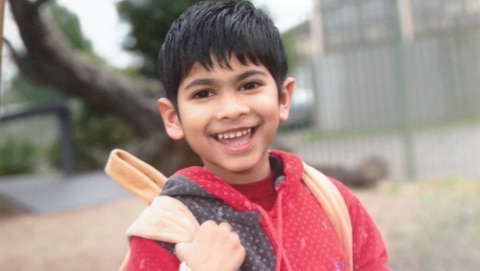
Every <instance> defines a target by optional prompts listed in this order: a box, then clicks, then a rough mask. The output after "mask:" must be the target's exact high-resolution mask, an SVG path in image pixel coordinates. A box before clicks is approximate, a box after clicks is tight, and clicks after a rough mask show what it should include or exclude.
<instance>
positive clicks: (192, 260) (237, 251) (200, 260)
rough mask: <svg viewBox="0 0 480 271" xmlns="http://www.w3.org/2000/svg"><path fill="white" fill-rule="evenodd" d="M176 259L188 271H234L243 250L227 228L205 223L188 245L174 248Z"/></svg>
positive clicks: (243, 252)
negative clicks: (185, 266) (185, 264)
mask: <svg viewBox="0 0 480 271" xmlns="http://www.w3.org/2000/svg"><path fill="white" fill-rule="evenodd" d="M175 251H176V254H177V257H178V259H179V260H180V261H181V262H186V263H187V265H188V267H189V268H190V269H191V270H192V271H236V270H238V269H239V268H240V266H241V265H242V263H243V260H244V259H245V248H244V247H243V246H242V244H241V242H240V238H239V237H238V234H237V233H236V232H233V231H232V228H231V226H230V225H229V224H228V223H226V222H222V223H220V224H217V223H216V222H214V221H211V220H209V221H205V222H204V223H203V224H202V225H200V228H199V229H198V232H197V234H196V235H195V237H194V238H193V240H192V242H191V243H178V244H177V245H176V246H175Z"/></svg>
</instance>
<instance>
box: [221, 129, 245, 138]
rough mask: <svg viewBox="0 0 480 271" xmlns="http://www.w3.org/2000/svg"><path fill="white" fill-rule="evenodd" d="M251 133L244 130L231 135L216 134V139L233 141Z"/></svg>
mask: <svg viewBox="0 0 480 271" xmlns="http://www.w3.org/2000/svg"><path fill="white" fill-rule="evenodd" d="M251 132H252V129H245V130H243V131H237V132H231V133H224V134H218V135H217V138H218V139H220V140H221V139H233V138H237V137H241V136H244V135H246V134H249V133H251Z"/></svg>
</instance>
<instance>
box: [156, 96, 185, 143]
mask: <svg viewBox="0 0 480 271" xmlns="http://www.w3.org/2000/svg"><path fill="white" fill-rule="evenodd" d="M157 106H158V110H159V111H160V115H161V116H162V119H163V125H164V126H165V130H166V132H167V134H168V136H169V137H170V138H171V139H173V140H180V139H182V138H183V136H184V134H183V129H182V125H181V123H180V119H179V117H178V115H177V111H175V107H174V106H173V104H172V103H171V102H170V100H169V99H167V98H160V99H159V100H158V101H157Z"/></svg>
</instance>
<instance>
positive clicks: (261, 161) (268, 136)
mask: <svg viewBox="0 0 480 271" xmlns="http://www.w3.org/2000/svg"><path fill="white" fill-rule="evenodd" d="M158 65H159V73H160V79H161V81H162V83H163V86H164V88H165V90H166V93H167V97H166V98H161V99H159V101H158V107H159V110H160V113H161V116H162V118H163V121H164V125H165V129H166V132H167V134H168V135H169V136H170V137H171V138H172V139H174V140H181V139H185V140H187V142H188V144H189V145H190V146H191V148H192V149H193V150H194V151H195V152H196V153H197V154H198V155H199V156H200V158H201V159H202V162H203V167H189V168H185V169H182V170H180V171H178V172H176V173H175V174H174V175H173V176H171V177H170V178H169V179H168V181H167V182H166V184H165V186H164V187H163V191H162V192H161V195H166V196H170V197H172V198H175V199H177V200H179V201H180V202H182V203H183V204H184V205H185V206H187V207H188V209H189V210H190V211H191V212H192V213H193V215H194V216H195V219H196V220H197V221H198V223H200V227H199V228H198V230H197V231H196V233H195V236H194V237H193V238H192V239H191V240H188V241H186V242H180V243H178V244H172V243H168V242H159V241H154V240H152V239H149V238H142V237H139V236H133V237H131V239H130V254H129V258H128V263H127V266H126V269H127V270H140V269H142V270H162V271H168V270H175V271H176V270H179V268H180V270H193V271H202V270H208V271H216V270H229V271H230V270H231V271H234V270H260V271H264V270H282V271H283V270H290V271H296V270H298V271H300V270H302V271H305V270H338V271H340V270H347V259H346V254H345V251H343V249H342V246H341V244H340V243H339V241H338V239H337V238H336V236H335V232H334V231H333V229H332V226H331V225H330V223H329V220H328V218H327V217H326V215H325V212H324V210H323V209H322V206H321V205H320V204H319V203H318V202H317V200H316V199H315V197H314V196H312V194H311V192H310V191H309V189H308V188H307V187H306V186H305V184H304V183H303V182H302V178H301V176H302V174H303V171H304V168H303V163H302V161H301V160H300V159H299V158H298V157H296V156H295V155H292V154H289V153H285V152H280V151H270V150H269V145H270V143H271V142H272V140H273V138H274V136H275V134H276V131H277V128H278V125H279V123H280V122H282V121H285V120H286V119H287V118H288V114H289V105H290V100H291V97H292V94H293V90H294V80H293V79H292V78H289V77H287V62H286V56H285V51H284V47H283V44H282V41H281V39H280V35H279V32H278V30H277V28H276V27H275V26H274V25H273V22H272V21H271V20H270V19H269V18H268V17H267V16H266V15H265V14H264V13H263V12H262V11H260V10H258V9H256V8H254V6H253V5H252V4H251V3H249V2H239V1H212V2H202V3H199V4H197V5H195V6H193V7H191V8H190V9H189V10H187V11H186V12H184V13H183V14H182V15H181V16H180V17H179V18H178V19H177V20H176V21H175V22H174V23H173V24H172V26H171V28H170V31H169V32H168V34H167V37H166V39H165V42H164V44H163V45H162V48H161V49H160V53H159V59H158ZM331 182H333V183H334V184H335V186H336V187H337V188H338V190H339V191H340V193H341V195H342V197H343V199H344V200H345V202H346V205H347V207H348V212H349V215H350V218H351V221H352V234H353V240H352V242H353V270H356V271H360V270H362V271H376V270H388V269H387V268H386V267H385V263H386V262H387V254H386V249H385V246H384V244H383V241H382V239H381V236H380V234H379V232H378V230H377V228H376V226H375V225H374V223H373V221H372V220H371V218H370V217H369V215H368V214H367V212H366V211H365V209H364V208H363V207H362V205H361V204H360V202H359V201H358V200H357V199H356V198H355V196H354V195H353V194H352V193H351V192H350V191H349V190H348V189H347V188H346V187H345V186H343V185H342V184H341V183H339V182H338V181H336V180H331Z"/></svg>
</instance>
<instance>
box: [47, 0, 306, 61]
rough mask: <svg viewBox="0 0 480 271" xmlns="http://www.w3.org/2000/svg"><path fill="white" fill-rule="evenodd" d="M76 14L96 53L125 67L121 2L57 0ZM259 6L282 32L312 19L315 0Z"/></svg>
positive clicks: (274, 0)
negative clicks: (313, 1) (119, 15)
mask: <svg viewBox="0 0 480 271" xmlns="http://www.w3.org/2000/svg"><path fill="white" fill-rule="evenodd" d="M57 1H58V3H60V4H61V5H63V6H65V7H66V8H68V9H69V10H70V11H72V12H73V13H75V14H77V15H78V16H79V19H80V24H81V27H82V31H83V32H84V34H85V35H86V36H87V37H88V38H89V39H90V40H91V42H92V43H93V46H94V50H95V52H96V53H97V54H99V55H101V56H103V57H104V58H106V59H107V60H109V62H110V63H111V64H112V65H115V66H118V67H124V66H126V65H128V63H130V61H131V57H130V56H129V55H128V54H127V53H125V52H122V50H121V44H122V40H123V37H124V36H125V34H126V33H127V31H128V26H127V25H125V24H122V23H121V22H120V21H119V19H118V16H117V14H116V9H115V7H114V3H115V2H118V0H57ZM253 3H254V4H255V5H256V6H257V7H262V8H263V7H266V9H267V10H268V11H269V14H270V15H271V16H272V19H273V20H274V21H275V24H276V25H277V27H278V28H279V29H280V30H281V31H282V30H286V29H288V28H291V27H292V26H295V25H296V24H298V23H300V22H302V21H303V20H305V19H307V18H309V17H310V16H311V10H312V5H313V4H312V0H253Z"/></svg>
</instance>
